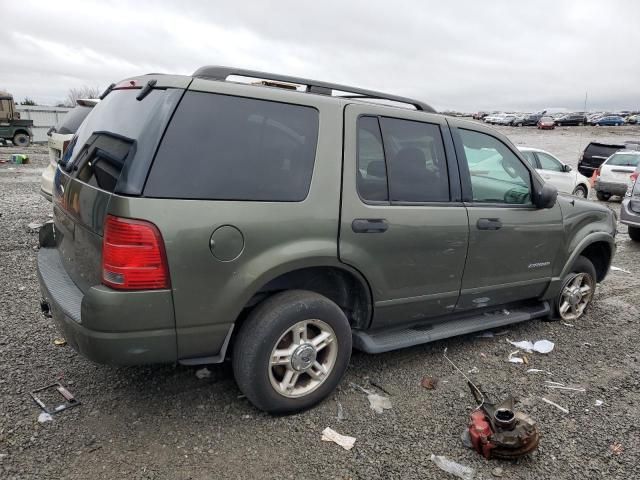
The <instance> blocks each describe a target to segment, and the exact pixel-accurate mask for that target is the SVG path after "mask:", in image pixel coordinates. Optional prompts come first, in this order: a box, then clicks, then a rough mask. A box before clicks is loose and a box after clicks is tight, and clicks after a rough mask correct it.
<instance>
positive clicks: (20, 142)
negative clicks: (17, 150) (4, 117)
mask: <svg viewBox="0 0 640 480" xmlns="http://www.w3.org/2000/svg"><path fill="white" fill-rule="evenodd" d="M12 142H13V144H14V145H15V146H16V147H23V148H24V147H28V146H29V143H30V140H29V135H27V134H24V133H16V134H15V135H14V136H13V139H12Z"/></svg>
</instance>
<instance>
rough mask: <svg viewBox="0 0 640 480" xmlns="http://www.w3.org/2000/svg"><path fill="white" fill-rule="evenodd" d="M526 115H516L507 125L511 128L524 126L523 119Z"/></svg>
mask: <svg viewBox="0 0 640 480" xmlns="http://www.w3.org/2000/svg"><path fill="white" fill-rule="evenodd" d="M525 116H526V115H523V114H521V113H516V114H514V116H513V120H511V123H510V124H509V125H511V126H512V127H522V126H523V125H524V118H525Z"/></svg>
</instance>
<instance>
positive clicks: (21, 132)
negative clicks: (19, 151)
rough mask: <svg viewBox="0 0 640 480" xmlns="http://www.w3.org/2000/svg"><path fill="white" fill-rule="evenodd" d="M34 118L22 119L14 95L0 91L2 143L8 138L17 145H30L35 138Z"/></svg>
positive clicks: (0, 132) (0, 141)
mask: <svg viewBox="0 0 640 480" xmlns="http://www.w3.org/2000/svg"><path fill="white" fill-rule="evenodd" d="M32 127H33V120H22V119H20V112H18V111H16V104H15V102H14V101H13V96H11V95H9V94H8V93H0V143H2V142H4V143H6V141H7V140H11V142H12V143H13V144H14V145H15V146H16V147H23V148H24V147H28V146H29V145H30V144H31V140H32V139H33V130H32Z"/></svg>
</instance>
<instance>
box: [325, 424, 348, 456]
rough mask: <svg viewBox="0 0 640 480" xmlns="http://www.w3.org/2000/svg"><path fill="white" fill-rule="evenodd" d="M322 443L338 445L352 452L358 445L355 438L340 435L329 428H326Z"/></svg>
mask: <svg viewBox="0 0 640 480" xmlns="http://www.w3.org/2000/svg"><path fill="white" fill-rule="evenodd" d="M322 441H324V442H333V443H336V444H338V445H340V446H341V447H342V448H344V449H345V450H351V449H352V448H353V446H354V445H355V443H356V439H355V437H350V436H348V435H340V434H339V433H338V432H336V431H335V430H333V429H331V428H329V427H327V428H325V429H324V430H323V431H322Z"/></svg>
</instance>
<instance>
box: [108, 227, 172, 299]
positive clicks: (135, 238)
mask: <svg viewBox="0 0 640 480" xmlns="http://www.w3.org/2000/svg"><path fill="white" fill-rule="evenodd" d="M102 283H104V284H105V285H107V286H108V287H111V288H115V289H119V290H156V289H160V288H169V268H168V266H167V257H166V254H165V250H164V242H163V241H162V236H161V235H160V231H159V230H158V228H157V227H156V226H155V225H154V224H153V223H150V222H146V221H143V220H134V219H130V218H120V217H114V216H113V215H107V219H106V220H105V223H104V238H103V240H102Z"/></svg>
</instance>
